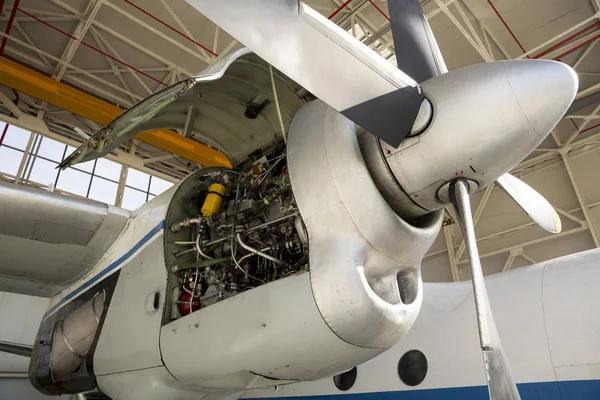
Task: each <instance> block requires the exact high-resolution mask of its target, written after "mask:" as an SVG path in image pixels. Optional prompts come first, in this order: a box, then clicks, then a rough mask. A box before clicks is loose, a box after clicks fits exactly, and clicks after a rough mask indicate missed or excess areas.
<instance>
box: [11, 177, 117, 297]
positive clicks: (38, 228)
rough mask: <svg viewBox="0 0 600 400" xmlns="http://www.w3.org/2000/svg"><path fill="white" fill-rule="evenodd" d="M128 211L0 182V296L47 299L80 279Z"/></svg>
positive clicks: (107, 246) (104, 249) (113, 235)
mask: <svg viewBox="0 0 600 400" xmlns="http://www.w3.org/2000/svg"><path fill="white" fill-rule="evenodd" d="M128 218H129V211H126V210H123V209H121V208H118V207H113V206H109V205H107V204H104V203H99V202H96V201H93V200H88V199H80V198H76V197H71V196H66V195H62V194H59V193H50V192H47V191H44V190H40V189H35V188H29V187H23V186H18V185H15V184H12V183H4V182H0V221H2V223H1V224H0V291H8V292H14V293H21V294H27V295H34V296H43V297H49V296H52V295H55V294H57V293H58V292H59V291H60V290H62V289H63V288H65V287H66V286H68V284H70V283H71V282H73V281H75V280H77V279H79V278H81V277H83V276H84V275H85V274H86V273H87V272H88V271H90V270H91V269H92V267H93V266H94V265H95V264H96V263H97V262H98V261H100V259H101V257H102V256H103V255H104V254H105V253H106V251H107V250H108V249H109V247H110V246H111V245H112V243H113V242H114V241H115V239H116V238H117V237H118V235H119V234H120V233H121V231H122V230H123V228H124V227H125V223H126V222H127V219H128Z"/></svg>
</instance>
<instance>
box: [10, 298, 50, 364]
mask: <svg viewBox="0 0 600 400" xmlns="http://www.w3.org/2000/svg"><path fill="white" fill-rule="evenodd" d="M47 308H48V299H46V298H43V297H34V296H24V295H21V294H15V293H6V292H0V340H2V341H5V342H14V343H22V344H28V345H31V344H33V341H34V340H35V335H36V333H37V330H38V327H39V326H40V321H41V320H42V317H43V316H44V313H45V312H46V309H47ZM28 368H29V358H27V357H22V356H17V355H14V354H6V353H0V373H1V372H27V369H28Z"/></svg>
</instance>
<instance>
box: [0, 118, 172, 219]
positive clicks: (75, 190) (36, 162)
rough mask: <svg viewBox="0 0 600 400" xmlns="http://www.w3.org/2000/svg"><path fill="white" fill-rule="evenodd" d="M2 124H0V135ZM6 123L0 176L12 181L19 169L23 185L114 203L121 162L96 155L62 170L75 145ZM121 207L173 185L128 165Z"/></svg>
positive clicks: (132, 206)
mask: <svg viewBox="0 0 600 400" xmlns="http://www.w3.org/2000/svg"><path fill="white" fill-rule="evenodd" d="M4 127H5V125H0V136H1V135H2V133H3V130H4ZM30 139H31V132H29V131H27V130H24V129H20V128H18V127H16V126H12V125H10V126H9V127H8V129H7V131H6V134H5V135H4V140H2V142H1V143H0V177H3V178H4V180H8V181H11V180H14V179H15V176H16V175H17V174H18V173H19V166H20V165H23V166H25V168H23V170H22V171H21V175H20V182H21V183H22V184H25V185H30V186H34V187H39V188H43V189H48V190H55V191H57V192H62V193H65V194H69V195H72V194H75V195H77V196H81V197H87V198H89V199H93V200H98V201H101V202H104V203H107V204H111V205H113V204H115V199H116V197H117V189H118V186H119V179H120V176H121V167H122V166H121V164H118V163H116V162H113V161H110V160H107V159H104V158H100V159H98V160H91V161H87V162H84V163H81V164H77V165H76V166H74V167H69V168H67V169H65V170H58V169H56V167H57V166H58V164H59V163H60V162H61V161H62V160H64V159H65V157H66V156H68V155H69V154H71V153H72V152H73V151H74V150H75V148H74V147H72V146H68V145H65V144H63V143H61V142H58V141H56V140H53V139H51V138H48V137H43V136H41V135H40V136H34V138H33V139H31V140H32V141H31V143H30V144H29V146H28V143H29V141H30ZM128 171H129V173H128V177H127V180H126V182H125V183H126V187H125V192H124V195H123V200H122V204H121V207H123V208H127V209H130V210H134V209H136V208H138V207H139V206H141V205H142V204H144V203H145V202H147V201H149V200H152V199H153V198H154V197H156V196H157V195H159V194H161V193H162V192H164V191H165V190H167V189H169V188H170V187H171V186H173V184H172V183H171V182H168V181H166V180H164V179H160V178H158V177H155V176H150V175H149V174H146V173H144V172H140V171H137V170H134V169H132V168H129V170H128Z"/></svg>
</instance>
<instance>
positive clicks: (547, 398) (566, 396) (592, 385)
mask: <svg viewBox="0 0 600 400" xmlns="http://www.w3.org/2000/svg"><path fill="white" fill-rule="evenodd" d="M331 384H332V385H333V382H331ZM517 386H518V388H519V394H520V395H521V400H590V399H600V380H581V381H560V382H534V383H519V384H517ZM274 398H278V399H281V400H342V399H344V400H359V399H360V400H442V399H444V400H446V399H460V400H488V399H489V398H490V397H489V394H488V389H487V386H465V387H455V388H440V389H421V390H402V391H393V392H370V393H348V394H344V393H339V394H328V395H316V396H290V397H288V396H277V397H262V398H242V399H240V400H267V399H269V400H270V399H274Z"/></svg>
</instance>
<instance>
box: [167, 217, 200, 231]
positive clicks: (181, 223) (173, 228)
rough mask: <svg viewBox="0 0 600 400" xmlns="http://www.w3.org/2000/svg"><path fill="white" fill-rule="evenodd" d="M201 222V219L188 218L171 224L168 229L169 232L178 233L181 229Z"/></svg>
mask: <svg viewBox="0 0 600 400" xmlns="http://www.w3.org/2000/svg"><path fill="white" fill-rule="evenodd" d="M202 220H203V218H202V217H188V218H184V219H182V220H179V221H177V222H175V223H173V225H171V228H170V229H171V232H179V231H180V230H182V229H183V228H187V227H188V226H190V225H196V224H199V223H200V222H201V221H202Z"/></svg>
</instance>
